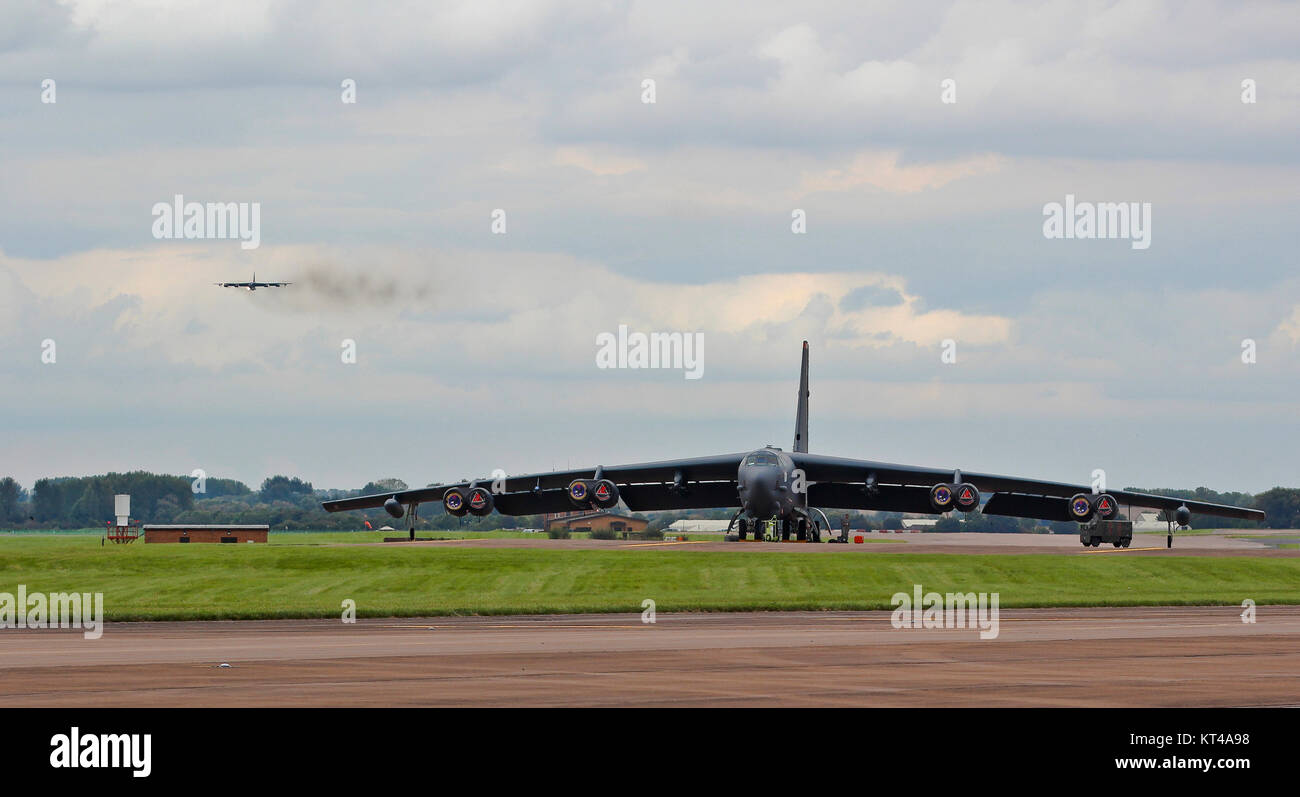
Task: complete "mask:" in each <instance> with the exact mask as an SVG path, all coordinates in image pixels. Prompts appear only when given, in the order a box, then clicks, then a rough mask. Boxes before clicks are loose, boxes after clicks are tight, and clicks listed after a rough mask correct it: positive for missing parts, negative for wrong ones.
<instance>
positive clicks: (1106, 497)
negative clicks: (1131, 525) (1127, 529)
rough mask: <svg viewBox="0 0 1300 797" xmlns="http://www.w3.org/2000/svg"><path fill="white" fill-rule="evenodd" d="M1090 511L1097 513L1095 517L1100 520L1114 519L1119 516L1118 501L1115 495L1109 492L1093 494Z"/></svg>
mask: <svg viewBox="0 0 1300 797" xmlns="http://www.w3.org/2000/svg"><path fill="white" fill-rule="evenodd" d="M1092 511H1093V512H1096V513H1097V517H1099V518H1101V519H1102V520H1114V519H1115V518H1117V517H1119V501H1116V500H1115V496H1113V495H1110V494H1109V493H1102V494H1101V495H1094V496H1093V497H1092Z"/></svg>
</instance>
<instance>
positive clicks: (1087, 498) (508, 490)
mask: <svg viewBox="0 0 1300 797" xmlns="http://www.w3.org/2000/svg"><path fill="white" fill-rule="evenodd" d="M981 492H984V493H987V497H986V498H985V500H983V501H981ZM620 499H622V501H623V503H624V504H626V505H627V508H628V509H630V510H632V511H633V512H644V511H654V510H664V509H714V508H720V507H738V511H737V512H736V514H735V516H733V517H732V519H731V521H732V524H733V525H734V526H736V527H737V529H738V531H739V532H740V534H739V536H740V539H742V540H743V539H745V537H746V536H747V535H748V534H750V533H753V534H755V535H760V534H761V524H762V523H763V522H764V521H769V520H775V521H777V522H778V523H779V524H780V534H781V538H782V539H789V538H790V536H791V534H794V535H796V536H797V538H798V539H800V540H812V541H818V540H820V539H821V534H822V531H824V530H829V528H830V522H829V518H827V516H826V513H825V512H823V511H822V508H825V509H831V508H834V509H862V510H874V511H878V512H879V511H884V512H916V513H928V514H936V515H938V514H944V513H947V512H951V511H953V510H956V511H958V512H971V511H974V510H976V509H981V503H983V507H982V511H983V513H984V514H986V515H1009V516H1011V517H1023V518H1036V519H1039V520H1061V521H1075V522H1076V523H1080V524H1087V523H1088V522H1089V521H1092V520H1094V519H1096V520H1115V519H1117V518H1118V517H1119V515H1120V510H1121V507H1122V506H1127V507H1128V510H1129V517H1130V518H1131V517H1132V516H1133V515H1132V511H1133V509H1134V508H1135V507H1142V508H1149V509H1160V510H1163V511H1164V512H1165V513H1166V515H1167V517H1168V518H1169V520H1170V522H1171V523H1177V524H1178V526H1180V527H1186V526H1187V524H1188V523H1189V522H1190V520H1191V516H1192V513H1196V514H1198V515H1214V516H1218V517H1231V518H1242V519H1246V520H1263V519H1264V513H1263V512H1261V511H1259V510H1257V509H1247V508H1244V507H1237V506H1225V505H1222V504H1210V503H1205V502H1203V501H1185V500H1183V499H1182V498H1173V497H1170V496H1165V495H1149V494H1146V493H1135V492H1127V491H1119V490H1111V491H1108V492H1107V491H1104V490H1095V489H1093V488H1092V487H1087V486H1081V485H1077V484H1064V483H1061V482H1048V481H1038V480H1036V479H1021V478H1017V477H1012V476H997V475H993V474H987V473H970V472H964V471H961V470H957V469H955V468H920V467H916V466H913V465H894V464H890V463H887V462H873V461H871V460H864V459H847V458H843V457H828V456H823V455H818V454H810V453H808V342H807V341H804V344H803V363H802V366H801V368H800V374H799V403H798V407H797V410H796V413H795V431H794V447H793V449H792V450H790V451H788V452H787V451H782V450H781V449H779V448H777V447H775V446H770V445H769V446H764V447H763V448H759V449H756V450H754V451H749V452H741V453H738V454H724V455H721V456H712V457H696V458H692V459H670V460H665V461H663V462H647V463H641V464H636V465H617V466H613V467H605V466H597V467H594V468H585V469H581V470H568V471H557V472H552V473H531V474H526V475H523V476H508V477H503V478H499V479H493V478H491V477H489V478H484V479H476V480H474V481H470V482H459V483H456V484H440V485H433V486H430V487H424V488H420V489H416V490H401V491H397V492H388V493H377V494H374V495H363V496H359V497H357V498H343V499H340V500H336V501H325V502H324V503H323V506H324V508H325V509H326V510H327V511H329V512H343V511H347V510H350V509H368V508H371V507H380V506H382V507H383V508H384V509H385V511H387V512H388V513H389V514H390V515H392V516H393V517H397V518H400V517H402V516H403V514H405V515H406V517H407V519H408V520H409V521H410V527H411V538H412V539H414V538H415V517H416V509H417V507H418V506H419V505H420V504H421V503H423V502H432V501H441V502H442V505H443V508H444V509H445V510H446V511H447V513H448V514H450V515H453V516H455V517H461V516H463V515H465V514H466V513H469V514H472V515H476V516H480V517H481V516H483V515H488V514H491V513H492V510H493V509H495V510H497V511H498V512H500V513H501V514H503V515H534V514H542V513H553V512H572V511H574V510H584V509H585V510H591V509H609V508H612V507H614V506H615V505H616V504H618V502H619V500H620ZM819 507H820V508H819ZM1171 533H1172V532H1171ZM1091 539H1092V540H1093V541H1092V542H1091V545H1093V546H1096V545H1097V544H1098V543H1097V542H1096V540H1097V538H1096V537H1093V538H1091ZM1170 544H1172V538H1171V543H1170Z"/></svg>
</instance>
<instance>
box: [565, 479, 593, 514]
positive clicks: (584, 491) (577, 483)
mask: <svg viewBox="0 0 1300 797" xmlns="http://www.w3.org/2000/svg"><path fill="white" fill-rule="evenodd" d="M569 502H570V503H572V504H573V505H574V506H576V507H578V508H580V509H585V508H587V507H589V506H591V482H589V481H587V480H586V479H574V480H573V481H571V482H569Z"/></svg>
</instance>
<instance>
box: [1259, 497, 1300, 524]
mask: <svg viewBox="0 0 1300 797" xmlns="http://www.w3.org/2000/svg"><path fill="white" fill-rule="evenodd" d="M1255 508H1256V509H1262V510H1264V513H1265V514H1266V515H1268V519H1267V520H1266V521H1265V523H1266V524H1267V525H1268V527H1269V528H1274V529H1296V528H1300V489H1296V488H1294V487H1274V488H1273V489H1271V490H1266V491H1264V492H1262V493H1260V494H1259V495H1257V496H1255Z"/></svg>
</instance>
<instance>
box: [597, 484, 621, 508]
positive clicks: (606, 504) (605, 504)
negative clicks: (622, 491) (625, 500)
mask: <svg viewBox="0 0 1300 797" xmlns="http://www.w3.org/2000/svg"><path fill="white" fill-rule="evenodd" d="M590 495H591V502H592V503H593V504H595V505H596V506H597V507H599V508H601V509H609V508H610V507H612V506H614V505H615V504H617V503H618V485H617V484H614V482H612V481H610V480H609V479H600V480H599V481H594V482H592V483H591V491H590Z"/></svg>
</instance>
